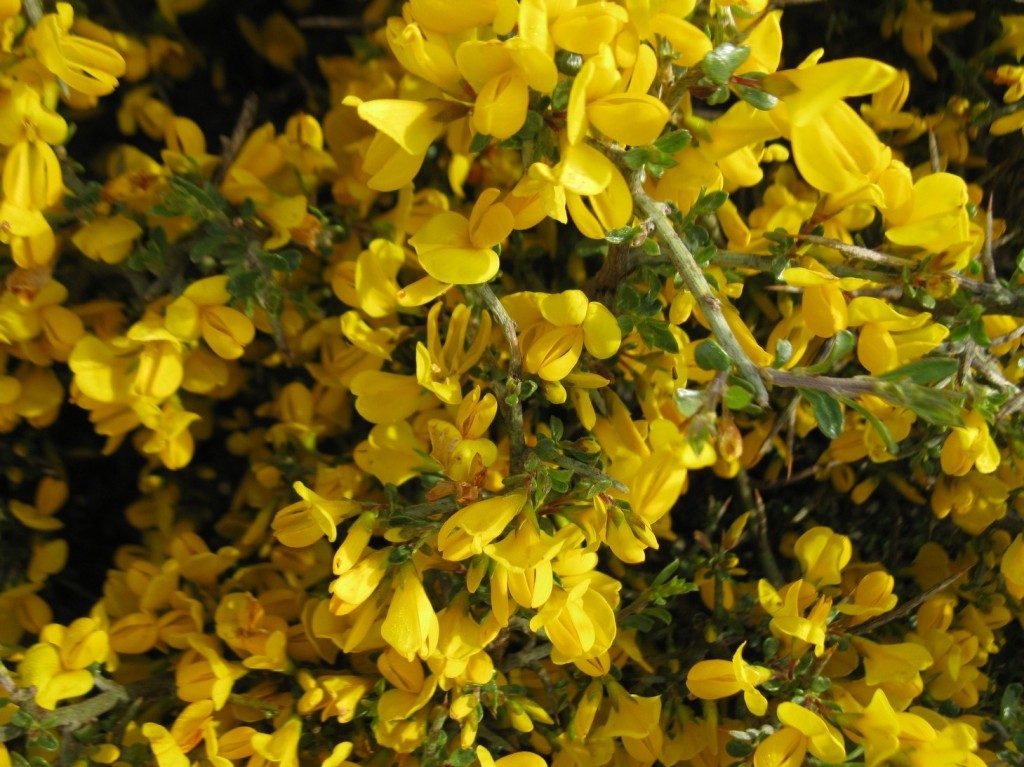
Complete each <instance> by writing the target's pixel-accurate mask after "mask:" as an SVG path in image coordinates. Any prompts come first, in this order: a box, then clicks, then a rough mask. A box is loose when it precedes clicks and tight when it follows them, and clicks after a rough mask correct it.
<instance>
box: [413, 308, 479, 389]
mask: <svg viewBox="0 0 1024 767" xmlns="http://www.w3.org/2000/svg"><path fill="white" fill-rule="evenodd" d="M441 309H442V305H441V303H440V302H438V303H435V304H434V305H433V306H432V307H431V308H430V312H429V313H428V314H427V343H426V344H425V345H424V344H423V343H417V344H416V380H417V381H418V382H419V384H420V386H422V387H423V388H424V389H427V390H429V391H432V392H433V393H434V394H436V395H437V398H438V399H439V400H441V401H442V402H444V403H445V404H446V405H457V404H459V403H460V402H461V401H462V377H463V376H464V375H465V374H466V373H468V372H469V370H470V368H472V367H473V366H474V365H476V363H477V362H479V360H480V357H482V356H483V353H484V351H485V350H486V349H487V346H488V344H490V342H491V315H490V314H488V313H487V312H482V313H481V314H480V323H479V326H478V327H477V328H476V334H475V337H474V338H473V343H472V344H471V345H470V346H469V347H468V348H466V336H467V334H468V331H469V325H470V321H471V319H472V314H473V313H472V310H471V309H470V308H469V307H468V306H466V305H465V304H459V305H458V306H456V307H455V309H453V310H452V314H451V318H450V319H449V320H448V332H447V334H446V336H445V339H444V345H443V346H442V344H441V337H440V331H439V330H438V327H437V324H438V318H439V317H440V314H441Z"/></svg>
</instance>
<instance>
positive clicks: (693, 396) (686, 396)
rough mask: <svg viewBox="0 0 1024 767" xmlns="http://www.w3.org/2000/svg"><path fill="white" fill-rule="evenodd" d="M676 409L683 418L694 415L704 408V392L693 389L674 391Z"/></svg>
mask: <svg viewBox="0 0 1024 767" xmlns="http://www.w3.org/2000/svg"><path fill="white" fill-rule="evenodd" d="M673 399H675V401H676V407H677V408H679V412H680V413H682V415H683V417H684V418H690V417H691V416H693V415H695V414H696V413H697V412H698V411H699V410H700V409H701V408H702V407H703V406H704V392H702V391H695V390H693V389H683V388H679V389H676V394H675V397H673Z"/></svg>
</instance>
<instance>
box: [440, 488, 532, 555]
mask: <svg viewBox="0 0 1024 767" xmlns="http://www.w3.org/2000/svg"><path fill="white" fill-rule="evenodd" d="M525 504H526V495H525V494H523V493H511V494H509V495H500V496H496V497H494V498H488V499H486V500H483V501H477V502H476V503H471V504H469V505H468V506H464V507H463V508H461V509H459V510H458V511H456V512H455V513H454V514H452V515H451V516H450V517H448V519H446V520H445V522H444V524H443V525H441V529H440V530H439V531H438V533H437V550H438V551H439V552H440V553H441V556H443V557H444V558H445V559H447V560H448V561H450V562H460V561H462V560H464V559H469V557H471V556H473V555H475V554H481V553H483V550H484V547H485V546H486V545H487V544H489V543H491V542H492V541H494V540H495V539H496V538H497V537H498V536H499V535H501V534H502V533H503V532H504V531H505V528H506V527H508V525H509V524H510V523H511V522H512V520H513V519H515V518H516V516H517V515H518V514H519V512H520V511H521V510H522V508H523V506H524V505H525Z"/></svg>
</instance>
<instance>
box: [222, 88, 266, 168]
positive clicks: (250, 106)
mask: <svg viewBox="0 0 1024 767" xmlns="http://www.w3.org/2000/svg"><path fill="white" fill-rule="evenodd" d="M258 106H259V99H258V98H257V97H256V94H255V93H250V94H249V95H248V96H246V97H245V101H243V102H242V111H241V112H239V114H238V119H237V120H236V121H235V128H234V130H232V131H231V136H230V137H227V136H221V139H220V143H221V155H220V167H219V168H217V172H216V173H215V174H214V176H213V183H214V185H215V186H220V182H221V181H223V180H224V176H225V175H227V172H228V168H229V167H231V163H233V162H234V161H235V158H236V157H237V156H238V153H239V152H240V151H241V149H242V145H243V144H244V143H245V139H246V137H248V135H249V131H251V130H252V126H253V123H254V122H256V108H257V107H258Z"/></svg>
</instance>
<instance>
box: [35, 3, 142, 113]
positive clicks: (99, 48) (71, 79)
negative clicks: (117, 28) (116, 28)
mask: <svg viewBox="0 0 1024 767" xmlns="http://www.w3.org/2000/svg"><path fill="white" fill-rule="evenodd" d="M73 21H74V10H73V9H72V7H71V4H70V3H57V8H56V13H48V14H46V15H45V16H43V18H42V20H41V21H40V22H39V25H38V26H37V27H36V30H35V40H34V42H35V48H36V56H38V57H39V61H41V62H42V64H43V66H45V67H46V68H47V69H48V70H50V71H51V72H53V74H55V75H56V76H57V77H59V78H60V79H61V80H63V81H64V82H65V83H67V84H68V85H69V86H70V87H72V88H74V89H75V90H77V91H80V92H81V93H84V94H86V95H88V96H103V95H106V94H108V93H110V92H111V91H113V90H114V88H115V87H117V78H118V77H120V76H121V75H123V74H124V71H125V63H124V59H123V58H121V55H120V54H119V53H118V52H117V51H115V50H113V49H112V48H110V47H108V46H106V45H103V44H102V43H98V42H96V41H94V40H89V39H88V38H85V37H79V36H78V35H74V34H71V32H70V30H71V24H72V23H73Z"/></svg>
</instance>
